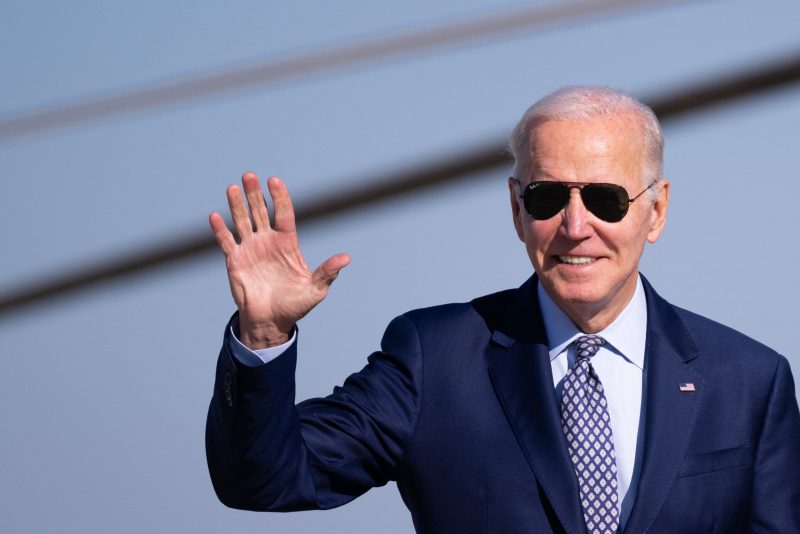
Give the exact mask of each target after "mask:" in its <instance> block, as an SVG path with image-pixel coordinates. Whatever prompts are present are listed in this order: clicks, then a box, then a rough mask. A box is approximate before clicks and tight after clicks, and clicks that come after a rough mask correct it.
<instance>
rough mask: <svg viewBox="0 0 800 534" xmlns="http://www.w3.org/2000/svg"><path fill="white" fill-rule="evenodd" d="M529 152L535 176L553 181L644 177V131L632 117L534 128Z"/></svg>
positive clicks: (562, 122)
mask: <svg viewBox="0 0 800 534" xmlns="http://www.w3.org/2000/svg"><path fill="white" fill-rule="evenodd" d="M529 150H530V158H531V163H532V169H531V172H532V174H539V175H541V174H544V175H549V177H551V178H552V179H557V180H564V181H600V180H606V181H608V177H609V176H610V175H613V176H617V177H618V178H619V179H624V178H626V177H641V176H642V170H643V165H644V162H645V158H646V150H645V136H644V127H643V126H642V124H641V121H640V120H639V118H638V117H636V116H635V115H632V114H617V115H603V116H599V117H593V118H589V119H579V120H550V121H546V122H544V123H542V124H539V125H537V126H535V127H534V129H533V131H532V132H531V137H530V145H529ZM613 181H614V182H617V181H619V180H613Z"/></svg>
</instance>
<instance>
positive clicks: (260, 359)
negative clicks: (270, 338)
mask: <svg viewBox="0 0 800 534" xmlns="http://www.w3.org/2000/svg"><path fill="white" fill-rule="evenodd" d="M237 330H239V319H238V317H237V318H236V319H235V320H234V322H233V324H231V341H230V349H231V353H232V354H233V357H234V358H236V360H237V361H238V362H239V363H241V364H242V365H244V366H245V367H258V366H260V365H264V364H265V363H269V362H271V361H272V360H274V359H275V358H277V357H278V356H280V355H281V354H283V353H284V352H286V349H288V348H289V347H290V346H291V345H292V343H294V340H295V338H296V337H297V328H295V329H294V330H292V337H290V338H289V341H287V342H286V343H283V344H281V345H276V346H274V347H267V348H266V349H257V350H252V349H250V348H248V347H247V346H245V345H244V344H243V343H242V342H241V341H239V338H238V337H236V331H237Z"/></svg>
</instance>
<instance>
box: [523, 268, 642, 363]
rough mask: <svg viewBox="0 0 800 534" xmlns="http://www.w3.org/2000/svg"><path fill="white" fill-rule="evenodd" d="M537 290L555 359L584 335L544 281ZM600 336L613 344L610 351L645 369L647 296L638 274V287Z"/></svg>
mask: <svg viewBox="0 0 800 534" xmlns="http://www.w3.org/2000/svg"><path fill="white" fill-rule="evenodd" d="M536 292H537V294H538V297H539V307H540V308H541V311H542V319H543V321H544V328H545V330H546V331H547V340H548V344H549V347H548V348H549V351H550V359H551V360H553V359H555V358H556V357H557V356H558V355H559V354H561V353H562V352H564V351H565V350H566V349H567V347H569V345H570V344H571V343H572V342H573V341H575V339H577V338H578V337H580V336H582V335H584V333H583V332H581V331H580V330H579V329H578V327H577V326H575V324H574V323H573V322H572V320H570V318H569V317H567V314H566V313H564V311H563V310H561V308H559V307H558V305H556V303H555V302H553V299H551V298H550V295H548V294H547V291H545V290H544V288H543V287H542V284H541V283H540V284H538V286H537V288H536ZM597 335H598V336H602V337H603V339H605V340H606V342H607V343H608V344H609V345H610V346H611V347H610V348H611V350H612V351H613V352H615V353H617V354H619V355H620V356H622V357H623V358H625V359H626V360H628V361H630V362H631V363H633V364H634V365H636V367H638V368H639V369H644V351H645V342H646V339H647V298H646V297H645V294H644V287H642V281H641V279H640V278H639V277H638V276H637V277H636V289H635V290H634V292H633V298H631V301H630V302H629V303H628V305H627V306H625V309H624V310H622V313H620V314H619V316H618V317H617V318H616V319H614V322H612V323H611V324H610V325H608V326H607V327H606V328H604V329H603V330H601V331H600V332H597Z"/></svg>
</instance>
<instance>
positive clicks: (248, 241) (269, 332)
mask: <svg viewBox="0 0 800 534" xmlns="http://www.w3.org/2000/svg"><path fill="white" fill-rule="evenodd" d="M242 185H243V186H244V193H245V196H246V197H247V206H246V205H245V203H244V200H243V199H242V190H241V188H240V187H239V186H238V185H231V186H230V187H228V191H227V193H228V206H229V207H230V210H231V216H232V218H233V225H234V227H235V228H236V233H237V234H238V235H239V243H238V244H237V242H236V240H235V239H234V237H233V234H231V232H230V230H229V229H228V227H227V226H226V225H225V221H224V220H223V219H222V215H220V214H219V213H217V212H214V213H212V214H211V215H210V216H209V218H208V220H209V222H210V223H211V230H212V231H213V232H214V237H215V238H216V240H217V243H218V244H219V246H220V248H221V249H222V252H224V253H225V264H226V266H227V269H228V281H229V282H230V285H231V293H232V294H233V300H234V301H235V302H236V306H237V307H238V308H239V331H240V340H241V341H242V343H244V344H245V345H246V346H248V347H250V348H251V349H260V348H265V347H271V346H274V345H279V344H281V343H284V342H286V341H287V340H288V339H289V335H290V334H291V331H292V328H293V327H294V325H295V323H296V322H297V321H298V320H299V319H300V318H302V317H303V316H304V315H305V314H307V313H308V312H309V311H311V309H312V308H313V307H314V306H316V305H317V304H319V303H320V302H321V301H322V299H324V298H325V296H326V295H327V294H328V288H329V287H330V285H331V284H332V283H333V281H334V280H335V279H336V277H337V276H338V274H339V271H340V270H341V269H343V268H344V267H345V266H347V264H348V263H350V256H348V255H347V254H337V255H335V256H332V257H330V258H328V259H327V260H325V261H324V262H323V263H322V264H321V265H320V266H319V267H317V269H316V270H315V271H311V269H309V268H308V265H307V264H306V261H305V259H304V258H303V254H302V253H301V252H300V246H299V245H298V242H297V231H296V229H295V221H294V208H293V207H292V200H291V198H290V197H289V192H288V191H287V190H286V186H285V185H284V184H283V182H282V181H281V180H280V179H279V178H277V177H275V176H273V177H272V178H270V179H269V180H267V187H268V188H269V194H270V196H271V197H272V203H273V205H274V207H275V227H274V228H272V227H270V223H269V213H268V211H267V205H266V202H265V200H264V193H263V192H262V190H261V185H260V183H259V180H258V177H257V176H256V175H255V174H253V173H251V172H248V173H245V174H244V176H242ZM248 206H249V208H250V210H249V212H248V209H247V208H248Z"/></svg>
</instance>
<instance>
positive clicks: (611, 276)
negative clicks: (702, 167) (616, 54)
mask: <svg viewBox="0 0 800 534" xmlns="http://www.w3.org/2000/svg"><path fill="white" fill-rule="evenodd" d="M641 132H642V129H641V126H640V124H639V123H638V121H636V119H635V118H634V117H633V116H631V115H612V116H605V117H597V118H593V119H589V120H580V121H548V122H545V123H544V124H541V125H540V126H538V127H537V128H536V136H535V137H536V150H533V149H532V148H533V147H530V158H531V175H530V176H529V177H518V178H519V180H520V182H521V183H522V185H523V187H524V185H525V184H527V183H529V182H531V181H538V180H554V181H562V182H580V183H592V182H603V183H611V184H617V185H621V186H622V187H624V188H625V189H626V190H627V191H628V196H629V197H630V198H633V197H634V196H635V195H637V194H638V193H639V192H641V191H642V190H643V189H644V188H645V187H647V185H649V183H647V182H646V181H645V180H646V179H647V178H646V177H645V174H644V170H645V166H644V163H645V153H646V152H645V144H644V138H643V135H642V134H641ZM532 137H533V136H532ZM653 189H655V190H656V191H658V199H657V200H656V201H655V202H654V201H653V200H652V197H651V196H649V194H648V193H645V194H644V195H642V196H641V197H639V198H638V199H637V200H636V201H635V202H633V204H631V205H630V208H629V210H628V213H627V215H626V216H625V217H624V218H623V219H622V220H621V221H619V222H615V223H609V222H605V221H602V220H600V219H598V218H597V217H595V216H594V215H593V214H592V213H591V212H589V211H588V210H587V209H586V208H585V207H584V205H583V202H582V201H581V197H580V191H579V190H578V189H577V188H573V189H571V190H570V200H569V202H568V204H567V206H566V207H565V208H564V209H563V210H561V212H559V213H558V214H556V215H555V216H554V217H552V218H550V219H547V220H544V221H539V220H535V219H533V218H532V217H531V216H530V215H528V213H527V212H526V211H525V208H524V206H523V203H522V199H521V198H520V188H519V187H518V185H517V184H516V183H515V182H513V181H509V190H510V194H511V209H512V213H513V217H514V226H515V227H516V230H517V235H518V236H519V238H520V240H521V241H523V242H524V243H525V247H526V249H527V251H528V256H529V257H530V260H531V263H532V264H533V268H534V269H535V270H536V272H537V273H538V275H539V280H540V283H541V284H542V287H543V288H544V289H545V291H547V293H548V295H550V297H551V298H552V299H553V301H554V302H555V303H556V304H557V305H558V306H559V307H560V308H561V309H562V310H564V312H565V313H566V314H567V315H568V316H569V317H570V318H571V319H572V320H573V322H575V324H576V325H577V326H578V327H579V328H581V330H583V331H584V332H597V331H599V330H602V329H603V328H605V327H606V326H608V325H609V324H610V323H611V322H612V321H613V320H614V319H615V318H616V317H617V316H618V315H619V313H620V312H621V311H622V310H623V309H624V308H625V306H626V305H627V304H628V302H629V301H630V299H631V297H632V296H633V292H634V290H635V288H636V277H637V274H638V271H639V258H640V257H641V255H642V251H643V249H644V245H645V242H648V241H649V242H651V243H653V242H655V241H656V240H657V239H658V237H659V236H660V235H661V230H662V229H663V227H664V222H665V219H666V213H667V206H668V204H669V183H668V182H667V181H666V180H662V181H660V182H659V183H657V184H656V185H655V186H653Z"/></svg>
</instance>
